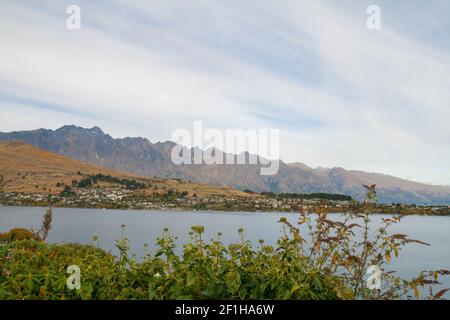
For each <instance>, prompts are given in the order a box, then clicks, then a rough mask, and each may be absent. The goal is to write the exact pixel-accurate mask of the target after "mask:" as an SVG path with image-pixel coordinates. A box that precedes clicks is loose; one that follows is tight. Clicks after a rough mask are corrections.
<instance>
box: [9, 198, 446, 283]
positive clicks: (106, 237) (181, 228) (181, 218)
mask: <svg viewBox="0 0 450 320" xmlns="http://www.w3.org/2000/svg"><path fill="white" fill-rule="evenodd" d="M45 210H46V209H45V208H36V207H5V206H0V232H3V231H7V230H9V229H11V228H14V227H24V228H35V229H37V228H39V227H40V224H41V220H42V216H43V214H44V213H45ZM330 216H334V217H335V218H336V219H337V218H338V215H337V214H335V215H330ZM280 217H286V218H287V219H288V220H289V221H290V222H291V223H293V224H295V223H296V222H297V219H298V214H295V213H255V212H200V211H197V212H192V211H168V210H167V211H135V210H101V209H70V208H54V209H53V228H52V230H51V231H50V236H49V238H48V242H51V243H53V242H79V243H92V237H93V236H97V237H98V238H99V240H98V244H99V245H100V246H101V247H102V248H104V249H106V250H108V251H111V252H112V253H114V254H116V253H117V251H116V249H115V247H114V245H115V240H117V239H118V238H119V237H120V230H121V228H120V226H121V225H122V224H125V225H126V236H127V238H128V239H129V241H130V247H131V251H132V252H134V253H136V254H137V256H138V257H140V256H142V255H143V254H144V243H147V244H149V248H150V249H151V250H154V249H155V248H156V246H155V244H156V239H157V238H158V237H159V236H161V234H162V231H163V229H164V228H165V227H167V228H169V232H170V234H171V235H173V236H176V237H178V240H177V244H181V243H184V242H186V241H187V240H188V232H189V230H190V227H191V226H193V225H203V226H204V227H205V228H206V231H205V237H204V239H210V238H213V237H215V236H216V235H217V233H218V232H221V233H222V234H223V235H222V239H223V241H224V242H225V243H230V242H236V241H239V236H238V231H237V230H238V229H239V228H241V227H243V228H244V229H245V234H246V238H247V239H248V240H250V241H251V242H252V243H253V244H254V245H257V244H258V240H259V239H264V240H265V242H266V244H275V243H276V240H277V239H278V238H279V237H280V236H281V234H282V228H281V225H280V224H279V223H277V221H278V220H279V219H280ZM381 217H386V215H374V216H373V217H372V218H371V219H372V227H376V226H377V225H379V221H380V219H381ZM390 230H391V232H392V233H404V234H407V235H408V236H409V237H411V238H413V239H418V240H421V241H425V242H427V243H429V244H430V246H422V245H416V244H411V245H408V246H406V247H405V248H404V249H403V250H402V251H400V255H399V258H398V259H394V258H393V261H392V262H391V264H390V265H389V266H390V269H391V270H396V271H397V272H398V273H399V274H400V275H401V276H402V277H404V278H411V277H413V276H415V275H417V274H418V272H420V271H421V270H430V269H450V248H449V247H450V217H441V216H408V217H405V218H404V220H403V221H402V222H401V223H400V224H398V225H396V226H394V227H392V228H391V229H390ZM443 280H444V281H445V282H444V284H445V286H446V287H450V277H447V278H446V279H444V278H443Z"/></svg>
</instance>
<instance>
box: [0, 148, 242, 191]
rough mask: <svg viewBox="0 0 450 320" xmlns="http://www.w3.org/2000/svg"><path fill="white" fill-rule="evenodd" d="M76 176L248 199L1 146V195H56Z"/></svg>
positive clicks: (193, 184) (210, 189) (191, 184)
mask: <svg viewBox="0 0 450 320" xmlns="http://www.w3.org/2000/svg"><path fill="white" fill-rule="evenodd" d="M79 172H80V173H81V174H83V175H84V176H85V175H88V174H90V175H95V174H98V173H102V174H104V175H111V176H113V177H116V178H120V179H128V180H137V181H140V182H144V183H146V184H148V183H150V184H151V185H152V187H151V190H148V191H149V192H151V193H152V192H158V191H164V190H165V191H167V190H169V189H172V190H174V191H180V192H182V191H187V192H189V193H191V194H192V193H196V194H198V195H202V194H226V195H238V196H248V195H247V194H245V193H243V192H241V191H238V190H234V189H231V188H218V187H215V186H208V185H203V184H197V183H186V182H179V181H175V180H165V179H153V178H144V177H139V176H137V175H132V174H125V173H122V172H117V171H113V170H111V169H108V168H104V167H98V166H94V165H89V164H85V163H82V162H80V161H77V160H72V159H69V158H67V157H64V156H62V155H58V154H55V153H50V152H47V151H44V150H41V149H38V148H35V147H33V146H31V145H29V144H25V143H24V142H20V141H8V142H0V191H4V192H25V193H45V194H46V193H53V194H55V193H59V192H60V191H62V189H63V186H60V187H57V184H60V183H64V184H66V185H70V184H71V182H72V180H78V181H79V180H80V179H82V177H81V176H80V175H79V174H78V173H79ZM155 187H156V189H155ZM163 188H165V189H163Z"/></svg>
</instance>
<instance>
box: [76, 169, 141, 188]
mask: <svg viewBox="0 0 450 320" xmlns="http://www.w3.org/2000/svg"><path fill="white" fill-rule="evenodd" d="M99 181H103V182H108V183H115V184H119V185H123V186H125V188H126V189H127V190H136V189H146V188H147V185H146V184H145V183H142V182H138V181H136V180H135V179H133V180H130V179H119V178H116V177H113V176H111V175H104V174H101V173H98V174H96V175H89V176H87V177H85V178H83V179H82V180H81V181H80V182H78V187H79V188H89V187H92V186H93V185H94V184H96V183H97V182H99Z"/></svg>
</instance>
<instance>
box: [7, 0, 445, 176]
mask: <svg viewBox="0 0 450 320" xmlns="http://www.w3.org/2000/svg"><path fill="white" fill-rule="evenodd" d="M69 5H78V6H79V8H80V9H81V29H80V30H69V29H68V28H67V26H66V21H67V19H68V17H69V14H67V12H66V9H67V7H68V6H69ZM370 5H377V6H379V8H380V13H381V15H380V17H381V28H380V29H377V30H371V29H368V28H367V25H366V21H367V19H368V18H369V15H368V14H367V12H366V10H367V7H368V6H370ZM449 12H450V2H449V1H447V0H430V1H420V0H396V1H391V0H389V1H388V0H386V1H375V0H371V1H365V0H354V1H351V0H342V1H331V0H329V1H328V0H321V1H316V0H315V1H312V0H309V1H306V0H292V1H291V0H279V1H269V0H227V1H221V0H189V1H186V0H150V1H145V2H144V1H140V0H129V1H125V0H123V1H119V0H108V1H101V0H99V1H75V0H71V1H65V0H54V1H50V0H40V1H32V0H29V1H25V0H11V1H10V0H1V1H0V131H3V132H8V131H15V130H31V129H37V128H49V129H56V128H58V127H60V126H62V125H66V124H75V125H78V126H83V127H93V126H99V127H101V128H102V129H103V130H104V131H105V132H106V133H109V134H110V135H111V136H113V137H126V136H143V137H147V138H149V139H150V141H152V142H157V141H165V140H169V139H170V138H171V134H172V132H173V131H174V130H176V129H179V128H186V129H192V127H193V122H194V121H196V120H200V121H202V122H203V125H204V126H205V127H209V128H219V129H228V128H244V129H248V128H252V129H267V128H272V129H279V130H280V156H281V159H283V160H284V161H285V162H303V163H305V164H307V165H309V166H312V167H318V166H320V167H344V168H346V169H355V170H364V171H370V172H382V173H386V174H391V175H395V176H398V177H401V178H407V179H411V180H415V181H420V182H425V183H430V184H445V185H450V170H449V169H450V148H449V145H450V20H449V19H448V13H449Z"/></svg>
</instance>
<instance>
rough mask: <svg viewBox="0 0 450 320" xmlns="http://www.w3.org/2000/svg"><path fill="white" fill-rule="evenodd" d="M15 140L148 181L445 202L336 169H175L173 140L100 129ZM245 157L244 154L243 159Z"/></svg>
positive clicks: (430, 191)
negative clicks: (367, 187)
mask: <svg viewBox="0 0 450 320" xmlns="http://www.w3.org/2000/svg"><path fill="white" fill-rule="evenodd" d="M7 140H21V141H24V142H26V143H29V144H32V145H34V146H36V147H38V148H41V149H44V150H48V151H50V152H54V153H58V154H61V155H64V156H67V157H70V158H73V159H76V160H80V161H83V162H86V163H89V164H93V165H98V166H102V167H107V168H110V169H113V170H117V171H122V172H128V173H133V174H138V175H141V176H149V177H153V176H156V177H162V178H179V179H184V180H186V181H188V180H191V181H195V182H199V183H206V184H213V185H218V186H229V187H233V188H238V189H241V190H244V189H250V190H254V191H273V192H301V193H311V192H328V193H341V194H348V195H351V196H352V197H354V198H357V199H362V198H364V189H363V188H362V187H361V185H362V184H374V183H375V184H377V186H378V192H379V200H380V201H381V202H388V203H389V202H403V203H417V204H423V203H427V204H450V187H446V186H431V185H426V184H421V183H417V182H412V181H408V180H404V179H399V178H395V177H392V176H387V175H383V174H378V173H367V172H362V171H349V170H344V169H342V168H332V169H323V168H320V169H313V168H310V167H308V166H306V165H304V164H301V163H295V164H286V163H284V162H281V163H280V170H279V172H278V174H276V175H274V176H261V175H260V174H259V168H260V166H259V165H206V164H201V165H180V166H178V165H175V164H173V163H172V161H171V158H170V152H171V150H172V148H173V146H175V144H174V143H173V142H170V141H168V142H158V143H151V142H150V141H149V140H148V139H145V138H124V139H113V138H112V137H111V136H110V135H108V134H105V133H104V132H103V131H102V130H101V129H100V128H97V127H94V128H91V129H85V128H80V127H76V126H64V127H61V128H59V129H57V130H46V129H39V130H34V131H21V132H10V133H0V141H7ZM247 156H248V155H247Z"/></svg>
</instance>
